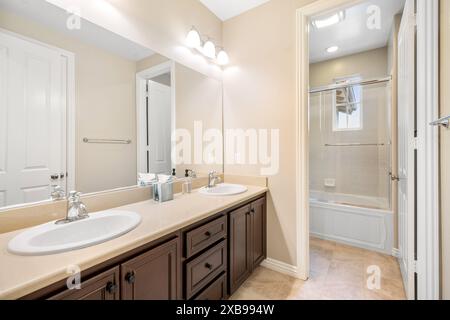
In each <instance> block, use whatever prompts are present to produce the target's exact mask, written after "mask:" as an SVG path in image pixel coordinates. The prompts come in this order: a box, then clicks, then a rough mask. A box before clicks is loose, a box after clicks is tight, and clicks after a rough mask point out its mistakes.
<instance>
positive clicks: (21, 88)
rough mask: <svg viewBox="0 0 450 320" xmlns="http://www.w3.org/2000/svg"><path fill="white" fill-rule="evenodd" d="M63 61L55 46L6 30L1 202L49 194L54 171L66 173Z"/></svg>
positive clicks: (0, 52) (0, 106)
mask: <svg viewBox="0 0 450 320" xmlns="http://www.w3.org/2000/svg"><path fill="white" fill-rule="evenodd" d="M63 64H64V61H63V59H62V57H61V55H60V54H58V52H56V51H55V50H52V49H49V48H47V47H44V46H41V45H38V44H36V43H33V42H29V41H27V40H24V39H21V38H18V37H15V36H13V35H10V34H6V33H3V32H0V69H1V71H0V206H9V205H16V204H21V203H29V202H35V201H41V200H45V199H48V198H49V197H50V193H51V185H52V184H53V183H55V181H52V176H55V175H57V176H60V175H61V174H62V173H63V174H64V175H65V172H66V168H65V164H64V163H63V159H64V158H65V150H64V148H63V141H62V140H63V139H64V137H65V133H64V131H65V119H64V117H65V112H64V110H63V108H65V105H66V97H65V92H66V91H65V90H62V86H63V85H62V83H64V82H65V81H63V80H64V79H63V77H64V76H65V72H63V71H62V65H63ZM63 153H64V155H63ZM62 180H63V181H58V183H59V184H64V183H65V181H64V180H65V178H63V179H62Z"/></svg>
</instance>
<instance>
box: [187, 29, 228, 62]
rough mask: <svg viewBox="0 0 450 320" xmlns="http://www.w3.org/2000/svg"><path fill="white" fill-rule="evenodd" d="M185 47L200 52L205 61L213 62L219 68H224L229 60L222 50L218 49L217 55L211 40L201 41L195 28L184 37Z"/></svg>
mask: <svg viewBox="0 0 450 320" xmlns="http://www.w3.org/2000/svg"><path fill="white" fill-rule="evenodd" d="M186 45H187V46H188V47H189V48H191V49H194V50H196V51H198V52H200V53H201V54H202V55H203V56H205V57H206V58H207V59H209V60H211V61H213V62H215V63H216V64H218V65H220V66H225V65H227V64H228V63H229V61H230V59H229V57H228V54H227V53H226V51H225V50H224V49H223V48H220V50H219V53H217V50H216V45H215V44H214V42H212V40H210V39H207V40H206V41H205V42H203V41H202V36H201V35H200V33H199V32H198V31H197V29H196V28H195V27H192V29H191V30H190V31H189V33H188V34H187V36H186Z"/></svg>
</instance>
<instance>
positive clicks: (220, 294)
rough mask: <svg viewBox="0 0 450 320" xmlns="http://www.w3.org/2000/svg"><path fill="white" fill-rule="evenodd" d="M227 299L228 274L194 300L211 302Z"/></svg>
mask: <svg viewBox="0 0 450 320" xmlns="http://www.w3.org/2000/svg"><path fill="white" fill-rule="evenodd" d="M226 298H227V274H226V273H224V274H223V275H221V276H220V277H219V278H217V279H216V280H215V281H214V282H213V283H211V284H210V285H209V286H208V287H207V288H206V289H205V290H203V292H202V293H200V294H199V295H198V296H197V297H196V298H195V299H194V300H203V301H206V300H210V301H219V300H225V299H226Z"/></svg>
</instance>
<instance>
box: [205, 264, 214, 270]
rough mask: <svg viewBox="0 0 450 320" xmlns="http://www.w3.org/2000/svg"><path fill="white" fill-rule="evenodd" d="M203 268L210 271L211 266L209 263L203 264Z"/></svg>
mask: <svg viewBox="0 0 450 320" xmlns="http://www.w3.org/2000/svg"><path fill="white" fill-rule="evenodd" d="M205 268H206V269H209V270H212V268H213V266H212V265H211V264H209V263H205Z"/></svg>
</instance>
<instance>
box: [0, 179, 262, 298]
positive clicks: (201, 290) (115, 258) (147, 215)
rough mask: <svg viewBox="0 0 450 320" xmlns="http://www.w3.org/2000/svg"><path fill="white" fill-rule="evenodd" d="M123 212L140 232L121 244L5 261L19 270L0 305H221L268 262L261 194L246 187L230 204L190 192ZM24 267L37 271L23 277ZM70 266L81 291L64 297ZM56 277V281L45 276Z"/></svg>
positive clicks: (5, 255)
mask: <svg viewBox="0 0 450 320" xmlns="http://www.w3.org/2000/svg"><path fill="white" fill-rule="evenodd" d="M203 204H204V206H203ZM195 208H196V209H195ZM122 209H124V210H125V209H126V210H130V211H134V212H138V213H139V214H141V215H142V216H143V219H142V222H141V224H140V225H139V226H138V228H136V229H135V230H133V231H131V232H130V233H129V234H126V235H124V236H122V237H120V238H117V239H114V240H111V241H108V242H105V243H103V244H100V245H97V246H94V247H90V248H85V249H81V250H75V251H71V252H66V253H60V254H55V255H47V256H35V257H26V256H16V255H13V254H11V253H8V252H6V253H3V254H2V255H3V256H2V261H4V262H5V264H4V265H3V267H2V269H3V268H8V267H11V268H14V264H16V263H17V264H20V265H17V269H21V270H22V271H19V270H18V273H20V272H22V273H21V275H22V276H21V277H19V274H17V278H16V279H17V282H21V283H13V279H9V280H10V281H8V282H9V283H10V284H11V286H13V285H16V286H17V287H16V289H13V288H12V287H11V288H9V289H11V291H10V292H8V293H6V291H5V290H4V289H8V288H0V290H1V291H0V297H2V298H7V299H9V298H13V299H15V298H20V299H50V300H67V299H69V300H176V299H183V300H191V299H194V300H222V299H227V298H228V297H229V296H230V295H231V294H233V293H234V292H235V291H236V290H237V289H238V288H239V287H240V286H241V285H242V283H243V282H244V281H245V280H246V279H247V278H248V277H249V276H250V275H251V273H252V272H253V270H254V269H255V268H256V267H257V266H258V265H259V264H260V263H261V262H262V261H263V260H264V259H265V258H266V188H263V187H256V186H249V190H248V191H247V192H246V193H245V194H241V195H236V196H231V197H208V196H205V195H202V194H200V192H198V191H196V192H194V193H193V194H191V195H176V197H175V200H174V201H172V202H168V203H165V204H156V203H155V202H153V201H145V202H142V203H137V204H132V205H128V206H125V207H123V208H122ZM191 210H196V212H193V211H191ZM189 211H191V212H192V214H190V215H189V214H188V212H189ZM16 234H17V232H14V233H11V234H8V235H7V236H4V237H3V238H1V237H0V242H1V243H2V244H4V243H5V241H6V239H8V238H9V239H10V238H11V237H13V236H14V235H16ZM145 239H149V240H148V241H146V240H145ZM116 246H119V247H120V249H118V248H116ZM126 248H130V249H126ZM103 250H106V252H105V251H103ZM86 259H87V260H86ZM82 260H85V261H84V262H83V261H82ZM37 261H39V263H37ZM63 261H64V262H63ZM26 264H30V265H31V264H33V265H36V266H37V269H34V270H28V272H25V271H23V270H27V268H26ZM39 264H40V265H39ZM68 264H73V265H77V266H80V268H81V289H79V290H68V287H67V282H68V281H67V280H68V279H72V278H70V274H67V270H66V272H63V271H64V269H67V267H68ZM84 265H86V267H84ZM44 267H47V269H44ZM5 270H6V269H5ZM24 272H25V273H24ZM54 272H56V273H57V276H56V278H55V275H54V274H53V275H52V276H49V274H52V273H54ZM2 273H3V272H2ZM27 273H28V274H27ZM3 274H6V273H3ZM52 278H53V279H55V280H56V279H59V280H57V281H52ZM3 280H5V279H2V286H3V285H4V281H3ZM31 280H33V281H31ZM30 281H31V282H34V283H33V285H31V284H30ZM27 282H28V283H27ZM69 282H70V280H69ZM20 286H21V288H20ZM19 288H20V289H19ZM33 288H36V289H33ZM21 292H22V293H21Z"/></svg>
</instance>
